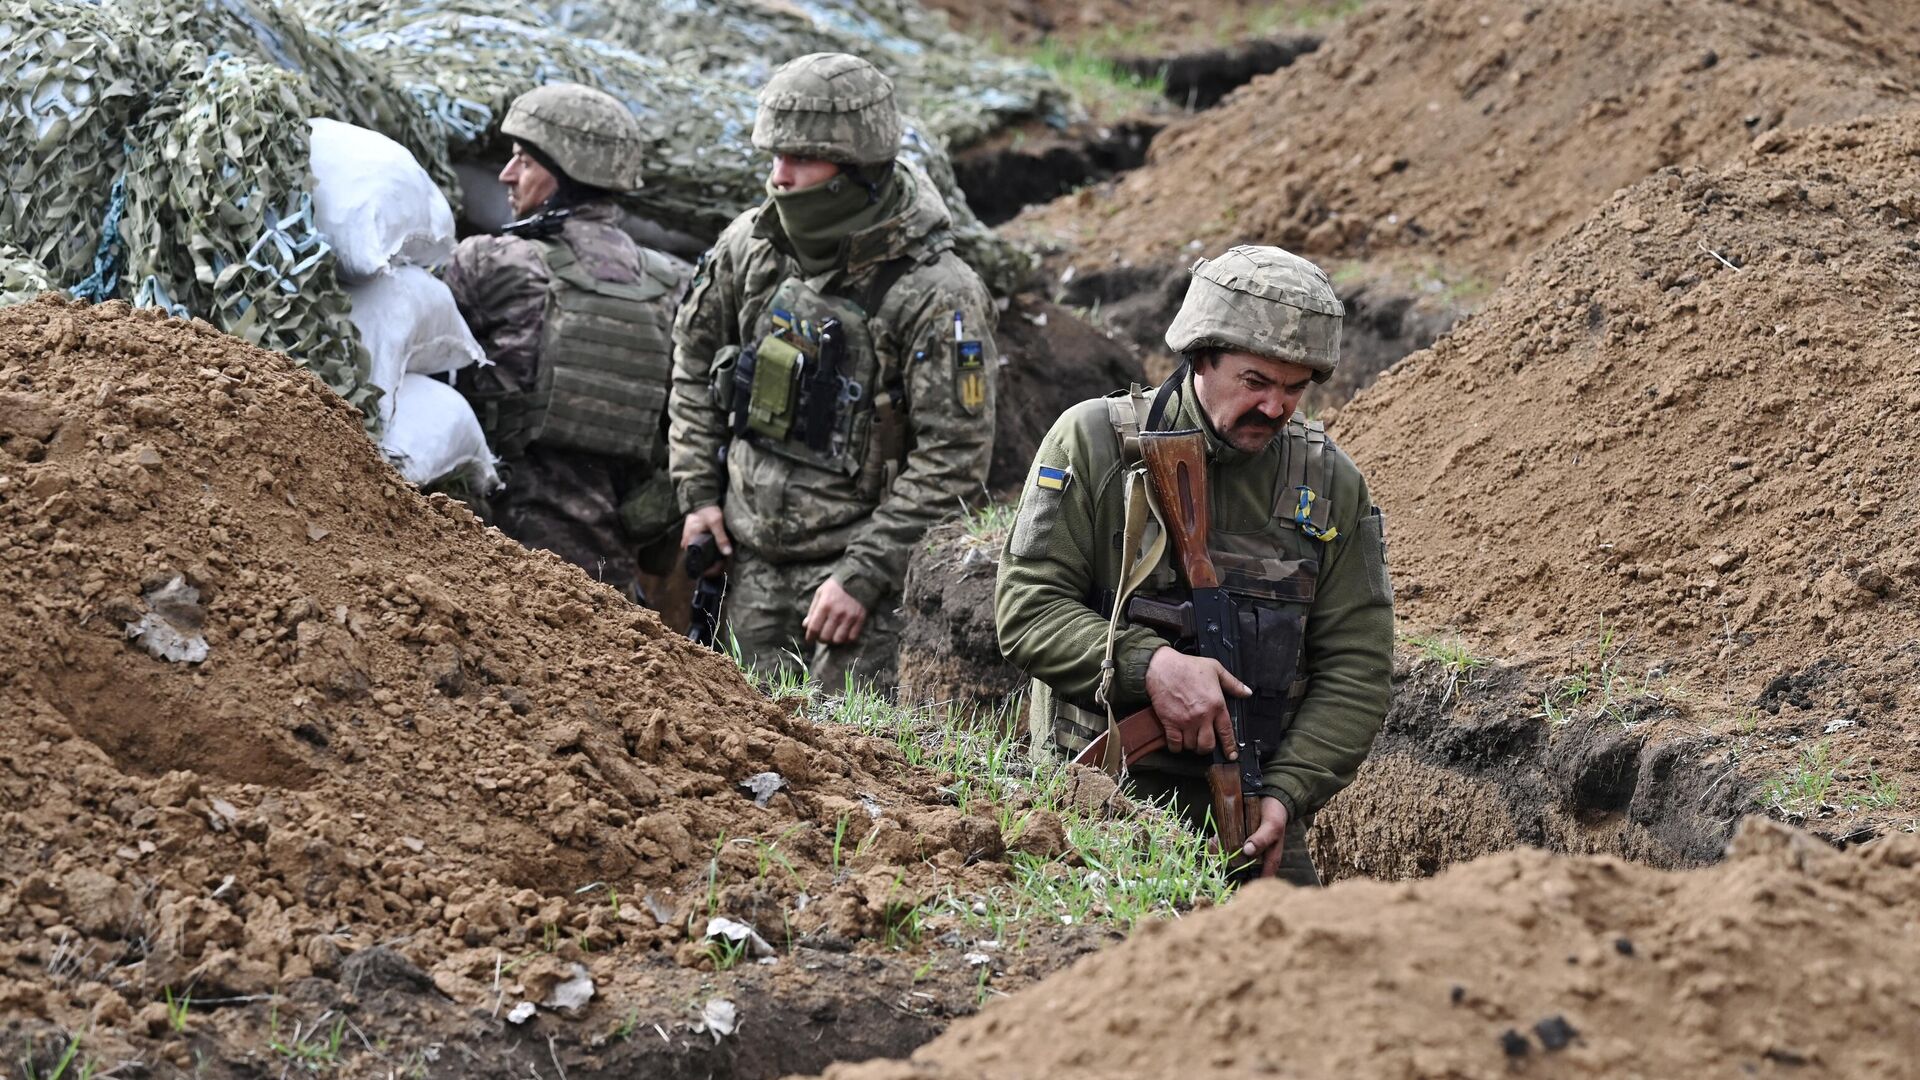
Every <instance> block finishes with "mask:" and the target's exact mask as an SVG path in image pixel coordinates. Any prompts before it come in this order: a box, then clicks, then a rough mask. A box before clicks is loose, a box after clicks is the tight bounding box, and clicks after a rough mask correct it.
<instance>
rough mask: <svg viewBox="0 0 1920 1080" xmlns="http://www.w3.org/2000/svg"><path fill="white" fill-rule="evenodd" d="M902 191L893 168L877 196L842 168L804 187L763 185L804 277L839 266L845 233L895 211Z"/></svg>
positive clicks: (870, 223)
mask: <svg viewBox="0 0 1920 1080" xmlns="http://www.w3.org/2000/svg"><path fill="white" fill-rule="evenodd" d="M901 190H902V185H900V184H899V183H897V182H895V180H894V173H893V171H892V170H891V169H889V170H888V172H887V175H886V176H885V178H883V179H882V180H881V181H880V185H879V197H878V198H874V197H873V196H872V195H870V194H869V193H868V191H867V188H866V185H864V184H861V183H860V182H859V181H857V180H855V179H854V178H853V177H851V176H848V175H847V174H845V173H841V174H840V175H838V176H836V177H834V178H833V179H831V180H828V181H827V182H826V183H824V184H815V185H814V186H812V187H810V188H807V189H805V190H802V191H778V190H776V189H775V188H774V187H773V185H772V184H768V185H767V194H768V195H769V196H771V197H772V198H773V208H774V210H775V211H777V212H778V213H779V214H780V227H781V228H782V229H783V230H785V232H786V234H787V241H788V243H790V244H791V245H792V246H793V253H794V256H795V257H796V258H797V259H798V260H799V262H800V271H801V272H802V273H804V274H806V275H807V276H808V277H812V276H814V275H816V274H823V273H826V272H827V271H828V270H832V269H834V268H836V267H838V266H841V265H842V264H843V263H844V262H845V259H846V249H847V238H848V237H850V236H852V235H853V234H854V233H857V232H859V231H861V230H862V229H869V228H872V227H873V226H875V225H878V224H880V223H881V222H883V221H885V220H887V219H888V218H890V217H892V216H894V215H895V214H897V213H898V212H899V209H900V205H899V204H900V201H901V200H900V197H899V195H900V192H901Z"/></svg>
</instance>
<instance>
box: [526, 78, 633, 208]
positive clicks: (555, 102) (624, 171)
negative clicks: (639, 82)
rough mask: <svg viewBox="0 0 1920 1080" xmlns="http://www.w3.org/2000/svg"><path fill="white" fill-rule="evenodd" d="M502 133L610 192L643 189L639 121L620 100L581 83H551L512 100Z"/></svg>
mask: <svg viewBox="0 0 1920 1080" xmlns="http://www.w3.org/2000/svg"><path fill="white" fill-rule="evenodd" d="M500 131H501V133H502V134H504V135H507V136H508V137H510V138H515V139H520V140H522V141H524V142H528V143H532V144H533V145H534V146H537V147H539V148H540V151H541V152H542V153H544V154H546V155H547V156H548V157H550V158H552V159H553V163H554V164H556V165H558V166H560V168H561V169H562V170H563V171H565V172H566V174H567V175H568V176H570V177H572V178H573V179H575V180H578V181H579V182H580V183H583V184H592V185H593V186H594V187H598V188H606V189H607V190H609V191H638V190H639V189H640V187H641V179H640V156H641V137H640V122H639V121H638V120H635V119H634V118H633V113H632V112H630V111H628V109H627V107H626V106H625V105H622V104H620V99H619V98H616V97H614V96H613V95H612V94H609V93H607V92H605V91H603V90H595V89H594V88H592V87H590V86H581V85H580V84H578V83H548V84H546V85H545V86H536V87H534V88H533V89H532V90H529V91H527V92H526V93H524V94H521V95H520V96H519V97H517V98H514V99H513V104H512V105H510V106H508V107H507V118H506V119H505V120H504V121H502V122H501V124H500Z"/></svg>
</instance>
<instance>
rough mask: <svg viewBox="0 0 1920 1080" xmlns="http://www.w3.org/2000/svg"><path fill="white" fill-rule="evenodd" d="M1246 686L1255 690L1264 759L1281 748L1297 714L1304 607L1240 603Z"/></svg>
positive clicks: (1256, 731)
mask: <svg viewBox="0 0 1920 1080" xmlns="http://www.w3.org/2000/svg"><path fill="white" fill-rule="evenodd" d="M1238 606H1239V611H1238V612H1237V614H1238V615H1239V621H1240V667H1241V669H1242V670H1241V671H1240V672H1238V674H1239V676H1240V681H1241V682H1244V683H1246V684H1247V685H1248V686H1251V687H1253V697H1252V698H1250V699H1249V700H1248V701H1247V711H1246V715H1247V718H1248V720H1249V721H1250V722H1251V723H1252V725H1253V730H1252V731H1251V732H1249V733H1248V734H1249V735H1251V737H1252V740H1253V742H1255V743H1256V744H1258V746H1259V752H1260V755H1261V757H1262V758H1263V759H1264V758H1265V757H1266V756H1267V755H1269V754H1271V753H1273V751H1274V749H1275V748H1276V747H1278V746H1279V745H1280V736H1281V735H1282V734H1284V733H1285V731H1286V723H1287V717H1288V714H1289V713H1290V712H1291V705H1292V695H1293V683H1294V679H1295V677H1296V676H1297V675H1298V674H1299V671H1300V646H1301V643H1302V641H1303V639H1304V638H1305V636H1306V629H1307V615H1306V612H1305V610H1303V609H1301V608H1298V607H1287V606H1282V605H1279V604H1274V603H1269V602H1264V601H1259V600H1247V599H1241V600H1238Z"/></svg>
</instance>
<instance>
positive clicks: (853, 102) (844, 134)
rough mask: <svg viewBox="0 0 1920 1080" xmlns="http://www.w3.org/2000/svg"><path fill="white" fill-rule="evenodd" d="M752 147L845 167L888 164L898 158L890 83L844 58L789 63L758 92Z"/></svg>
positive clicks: (821, 56) (810, 57) (812, 57)
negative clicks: (831, 162)
mask: <svg viewBox="0 0 1920 1080" xmlns="http://www.w3.org/2000/svg"><path fill="white" fill-rule="evenodd" d="M753 145H754V146H756V147H758V148H760V149H762V150H767V151H770V152H772V153H776V154H792V155H794V156H796V157H809V158H820V159H822V160H824V161H834V162H839V163H841V164H845V165H879V164H883V163H885V162H888V161H892V160H893V159H894V158H895V157H896V156H898V155H899V153H900V114H899V112H898V111H897V110H896V109H895V107H894V102H893V80H891V79H889V78H887V77H886V75H884V74H882V73H881V71H880V69H879V68H876V67H874V66H873V65H872V64H870V63H868V62H866V61H865V60H862V59H860V58H859V57H857V56H849V55H847V54H846V53H808V54H807V55H806V56H802V57H798V58H796V59H793V60H789V61H787V62H786V63H784V64H782V65H780V67H779V68H777V69H776V70H775V71H774V73H773V77H772V78H770V79H768V80H767V85H766V86H765V87H763V88H762V89H761V91H760V111H759V112H758V114H756V115H755V116H754V118H753Z"/></svg>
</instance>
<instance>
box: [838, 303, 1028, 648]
mask: <svg viewBox="0 0 1920 1080" xmlns="http://www.w3.org/2000/svg"><path fill="white" fill-rule="evenodd" d="M912 284H913V279H912V278H907V279H904V280H903V282H902V285H901V286H897V288H898V287H911V285H912ZM908 304H909V306H908V307H907V310H909V311H915V312H917V314H916V316H915V318H914V319H913V325H912V328H911V330H910V331H909V332H908V333H907V334H906V335H905V336H904V337H903V338H902V339H901V346H900V354H901V356H902V357H903V360H904V363H905V365H906V372H905V383H906V388H907V427H908V431H909V432H910V435H909V440H910V441H909V445H910V446H911V447H912V449H910V450H909V451H908V452H907V456H906V461H905V462H904V464H903V466H902V468H901V470H900V475H899V476H898V477H896V478H895V479H894V481H893V484H892V486H891V487H890V488H888V489H887V491H886V492H885V493H884V494H883V495H882V496H881V501H880V505H879V506H877V507H875V508H874V511H873V515H872V516H871V517H869V518H868V519H867V521H866V523H865V525H864V526H863V527H862V528H861V529H860V531H859V532H858V533H856V534H855V535H854V537H853V539H852V541H851V542H850V543H849V544H848V546H847V550H846V552H845V553H844V554H843V555H842V556H841V557H840V559H839V560H838V561H837V562H836V563H835V564H834V569H833V576H834V578H835V579H836V580H838V581H839V582H840V584H841V586H842V587H843V588H845V589H846V590H847V592H848V594H849V595H851V596H852V597H853V598H854V599H856V600H858V601H860V602H861V603H862V604H863V605H865V606H866V607H867V608H868V609H869V610H871V609H872V608H873V606H874V604H876V603H878V602H879V601H880V599H881V598H882V597H885V596H887V595H888V594H889V593H897V592H898V591H899V590H900V588H901V586H902V585H903V584H904V583H905V581H906V578H907V561H908V559H909V558H910V557H911V556H912V554H913V548H914V545H916V544H918V543H919V542H920V539H921V538H922V537H923V536H925V535H926V531H927V529H928V527H929V526H931V525H933V524H934V523H935V522H937V521H940V520H942V519H943V518H949V517H952V516H954V514H955V513H956V512H958V511H959V509H960V507H961V506H962V505H963V504H965V503H968V502H978V501H979V500H980V497H981V495H982V494H983V493H984V490H985V486H986V480H987V465H988V461H989V459H990V458H991V457H992V454H993V421H994V404H995V403H994V384H995V382H996V381H997V378H998V369H999V366H1000V357H999V353H998V352H997V351H996V349H995V347H994V342H993V333H992V327H993V319H994V314H995V313H994V310H993V301H992V298H991V297H989V296H988V294H987V290H986V287H985V286H984V285H981V284H980V282H979V279H977V278H974V277H973V276H972V274H971V273H969V274H967V275H966V278H965V279H964V280H956V279H955V278H953V277H948V278H947V279H946V280H945V281H944V282H943V283H941V286H940V287H936V288H934V289H933V290H932V291H931V294H930V295H928V296H927V297H926V298H925V299H923V300H920V301H919V302H918V303H914V302H913V301H911V300H909V302H908ZM956 312H958V313H959V315H960V319H959V325H960V327H961V330H960V333H961V336H962V339H963V340H964V342H966V343H967V347H966V348H965V349H964V350H963V349H962V348H961V347H960V345H959V344H958V343H956V341H955V331H954V327H955V320H954V314H955V313H956Z"/></svg>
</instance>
